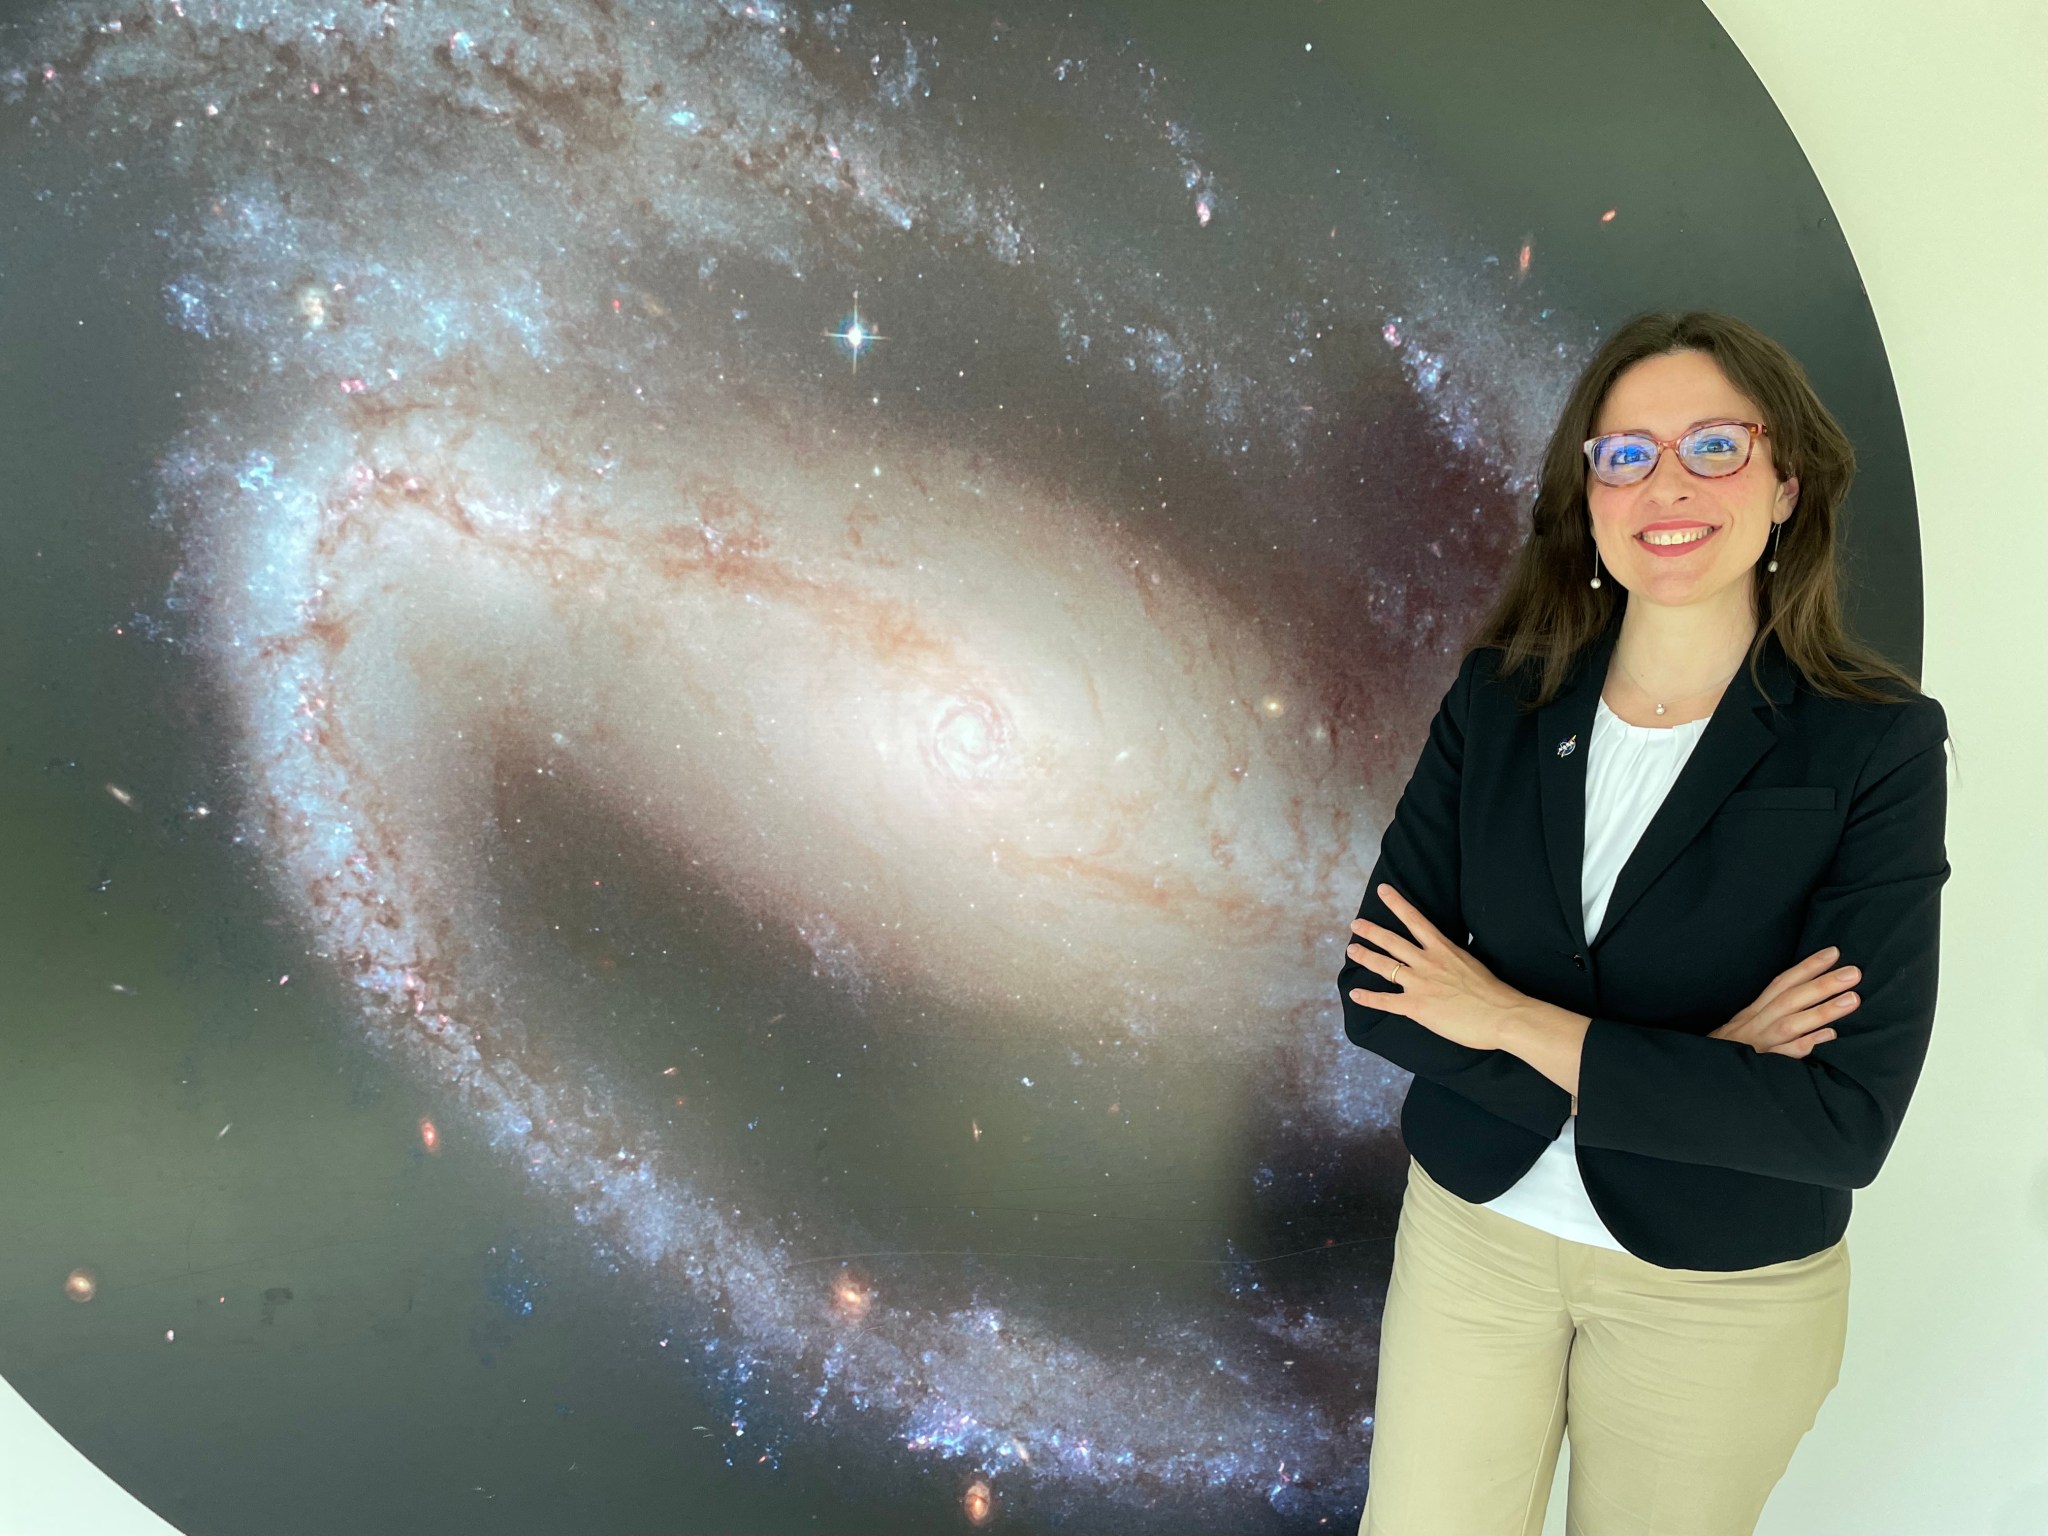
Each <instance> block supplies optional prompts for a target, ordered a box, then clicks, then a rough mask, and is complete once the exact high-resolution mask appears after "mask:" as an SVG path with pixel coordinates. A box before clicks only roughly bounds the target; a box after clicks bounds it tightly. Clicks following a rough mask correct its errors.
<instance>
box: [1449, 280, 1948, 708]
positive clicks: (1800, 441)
mask: <svg viewBox="0 0 2048 1536" xmlns="http://www.w3.org/2000/svg"><path fill="white" fill-rule="evenodd" d="M1687 349H1691V350H1694V351H1699V352H1705V353H1707V354H1708V355H1709V356H1711V357H1712V358H1713V359H1714V361H1715V362H1716V363H1718V364H1719V365H1720V368H1721V371H1722V372H1723V373H1725V374H1726V375H1727V376H1728V380H1729V382H1730V383H1732V384H1733V385H1734V386H1735V387H1736V388H1737V389H1739V390H1741V391H1742V393H1743V394H1745V395H1747V396H1748V397H1749V398H1750V399H1751V400H1753V401H1755V402H1756V406H1757V410H1758V412H1759V413H1760V414H1761V415H1762V418H1763V421H1764V425H1765V426H1766V427H1767V428H1768V429H1769V431H1768V436H1767V438H1766V441H1767V442H1768V443H1769V445H1770V453H1771V462H1772V465H1773V467H1774V468H1775V470H1776V471H1777V473H1778V475H1779V476H1780V478H1783V477H1785V476H1789V475H1797V476H1798V477H1799V501H1798V505H1797V506H1796V507H1795V508H1794V510H1793V512H1792V515H1791V516H1790V517H1789V518H1787V519H1786V520H1785V522H1784V524H1783V525H1782V527H1783V532H1782V533H1780V534H1779V535H1777V542H1778V546H1779V547H1778V549H1777V561H1778V568H1777V570H1776V571H1772V572H1766V571H1765V570H1764V569H1763V566H1762V561H1761V560H1759V563H1758V565H1757V567H1756V569H1755V574H1754V576H1753V577H1752V580H1753V581H1754V582H1755V583H1756V588H1755V590H1756V607H1757V630H1756V638H1755V639H1754V640H1753V641H1752V642H1751V645H1750V649H1749V669H1750V677H1751V679H1752V680H1753V681H1755V682H1756V683H1757V685H1758V687H1759V689H1761V688H1762V680H1761V679H1760V678H1759V677H1758V675H1757V662H1758V659H1759V658H1760V657H1761V655H1762V653H1763V647H1764V642H1765V640H1766V639H1767V638H1768V637H1769V636H1770V635H1771V634H1772V633H1774V632H1775V633H1776V634H1777V636H1778V639H1779V643H1780V644H1781V645H1782V646H1783V647H1784V649H1785V654H1786V656H1787V657H1788V658H1790V660H1791V661H1792V663H1793V665H1794V666H1795V667H1796V668H1797V669H1798V670H1799V671H1800V672H1801V673H1803V674H1804V675H1805V680H1806V683H1807V685H1808V686H1809V687H1810V688H1811V689H1812V690H1813V691H1814V692H1816V693H1821V694H1826V695H1828V696H1830V697H1833V698H1840V699H1858V700H1863V701H1866V702H1871V703H1901V702H1904V700H1905V699H1906V698H1907V697H1911V696H1912V695H1917V694H1918V693H1919V692H1920V682H1919V679H1918V678H1916V677H1913V676H1912V675H1911V674H1909V673H1907V672H1906V671H1905V670H1903V669H1902V668H1900V667H1897V666H1895V665H1893V664H1892V663H1891V662H1890V661H1888V660H1886V659H1885V657H1884V656H1883V655H1881V654H1880V653H1879V652H1878V651H1877V650H1875V649H1874V648H1873V647H1871V646H1869V645H1866V644H1864V643H1863V642H1862V641H1860V640H1858V639H1856V638H1855V637H1854V636H1853V635H1851V634H1849V633H1848V631H1847V630H1845V629H1844V628H1843V625H1842V604H1841V596H1840V582H1841V574H1840V570H1839V567H1838V564H1837V559H1838V552H1837V544H1836V529H1837V526H1838V525H1839V522H1840V519H1841V515H1842V504H1843V502H1844V500H1845V499H1846V498H1847V497H1848V494H1849V484H1850V482H1851V481H1852V480H1854V479H1855V478H1856V451H1855V449H1854V448H1853V447H1852V446H1851V445H1850V442H1849V437H1848V434H1847V433H1845V432H1844V431H1843V430H1842V427H1841V424H1840V423H1839V422H1837V421H1836V420H1835V418H1834V416H1833V415H1832V414H1830V412H1829V411H1828V408H1827V407H1826V406H1825V405H1823V404H1821V401H1820V396H1818V395H1817V394H1815V393H1814V390H1813V385H1812V384H1811V383H1809V382H1808V381H1807V377H1806V370H1805V369H1803V368H1801V367H1800V366H1799V362H1798V359H1796V358H1794V357H1793V356H1792V354H1791V353H1789V352H1787V351H1786V350H1785V349H1784V348H1783V347H1781V346H1779V345H1778V343H1777V342H1775V341H1773V340H1771V338H1770V337H1768V336H1766V335H1764V334H1763V332H1761V331H1759V330H1757V329H1756V328H1755V327H1754V326H1751V325H1749V324H1746V323H1745V322H1743V321H1741V320H1737V319H1736V318H1735V317H1734V316H1732V315H1724V314H1717V313H1715V312H1713V311H1711V310H1688V311H1686V312H1684V313H1682V314H1681V313H1674V312H1671V311H1664V310H1659V311H1652V312H1650V313H1648V314H1642V315H1637V316H1636V317H1635V318H1634V319H1632V320H1630V321H1628V322H1627V323H1626V324H1625V325H1623V326H1622V327H1621V328H1620V329H1619V330H1617V331H1616V332H1615V333H1614V334H1613V335H1612V336H1611V337H1609V338H1608V339H1607V341H1606V342H1605V344H1603V345H1602V346H1601V348H1600V350H1599V351H1598V352H1596V353H1595V354H1594V355H1593V358H1592V360H1591V361H1590V362H1588V363H1587V364H1586V366H1585V368H1584V369H1583V370H1582V371H1581V372H1580V374H1579V377H1578V381H1577V382H1576V383H1575V384H1573V385H1572V390H1571V394H1570V396H1569V397H1568V398H1567V399H1566V401H1565V403H1564V409H1563V411H1562V413H1561V414H1560V415H1559V416H1558V420H1557V427H1556V429H1555V430H1554V431H1553V432H1552V433H1551V434H1550V444H1549V446H1548V447H1547V448H1546V449H1545V450H1544V454H1543V471H1542V479H1541V482H1540V485H1539V488H1538V490H1537V493H1536V501H1535V505H1534V506H1533V507H1531V509H1530V518H1531V522H1532V527H1531V531H1530V537H1529V538H1528V539H1526V540H1525V541H1524V542H1523V544H1522V550H1521V553H1520V554H1519V555H1518V556H1517V557H1516V560H1515V565H1514V569H1513V570H1512V571H1510V572H1509V573H1508V579H1507V585H1506V587H1505V588H1504V589H1503V590H1502V592H1501V594H1500V596H1499V598H1498V599H1496V601H1495V602H1494V604H1493V607H1492V608H1491V609H1490V610H1489V611H1488V612H1487V614H1486V616H1485V617H1484V618H1483V619H1481V620H1480V622H1479V625H1478V627H1477V628H1476V629H1474V630H1473V631H1472V632H1471V635H1470V637H1469V638H1468V639H1467V641H1466V644H1465V649H1466V651H1468V652H1469V651H1471V650H1473V649H1476V648H1478V647H1480V646H1497V647H1499V648H1501V649H1502V650H1504V651H1506V653H1507V654H1506V655H1505V656H1504V657H1503V658H1502V660H1501V664H1500V668H1499V672H1498V675H1500V676H1502V677H1507V676H1510V675H1512V674H1513V673H1515V672H1517V671H1518V670H1519V669H1520V668H1521V667H1523V666H1524V665H1525V664H1526V663H1528V662H1530V661H1532V660H1533V661H1538V662H1541V664H1542V672H1541V677H1540V681H1539V683H1538V686H1537V691H1536V693H1535V695H1534V697H1533V698H1529V697H1525V698H1524V699H1523V700H1522V708H1523V710H1524V711H1525V712H1526V711H1528V710H1533V709H1536V708H1538V707H1540V706H1542V705H1544V704H1547V703H1549V702H1550V700H1551V699H1552V698H1554V697H1556V695H1557V691H1558V689H1559V688H1560V687H1561V686H1562V685H1563V683H1564V679H1565V676H1566V674H1567V673H1568V672H1569V671H1570V669H1571V664H1572V661H1573V659H1574V658H1575V657H1576V656H1577V655H1578V654H1579V652H1580V650H1581V649H1582V648H1584V647H1585V646H1586V645H1587V644H1589V643H1590V642H1592V641H1593V640H1595V639H1596V638H1598V637H1599V636H1600V635H1601V634H1602V633H1604V632H1605V630H1606V628H1607V626H1608V625H1609V624H1611V623H1614V622H1615V621H1616V620H1617V618H1618V616H1619V613H1620V609H1621V607H1622V605H1623V603H1624V602H1625V600H1626V599H1625V596H1624V594H1623V591H1622V588H1621V584H1620V583H1619V582H1616V581H1614V580H1613V579H1612V578H1610V579H1608V580H1607V581H1604V582H1602V583H1601V584H1600V590H1599V591H1597V592H1596V591H1594V590H1593V588H1592V587H1591V585H1590V584H1589V582H1590V578H1591V576H1592V574H1593V551H1594V544H1593V531H1592V527H1591V512H1590V510H1589V508H1588V507H1587V504H1586V476H1587V475H1588V474H1589V473H1590V471H1589V470H1588V468H1587V465H1586V459H1585V454H1584V452H1583V445H1584V443H1585V441H1586V439H1587V438H1589V437H1591V436H1592V435H1593V422H1594V419H1595V418H1596V417H1597V416H1598V414H1599V411H1600V406H1601V404H1602V403H1603V402H1604V401H1605V400H1606V398H1607V392H1608V391H1609V390H1610V389H1611V388H1613V386H1614V381H1615V380H1616V379H1617V378H1619V377H1620V376H1621V374H1622V373H1623V372H1624V371H1625V370H1627V369H1628V368H1630V367H1631V366H1633V365H1634V364H1636V363H1639V362H1641V361H1642V360H1643V359H1644V358H1648V357H1655V356H1658V355H1660V354H1662V353H1666V352H1678V351H1684V350H1687ZM1766 558H1767V557H1766ZM1887 682H1888V683H1892V684H1903V685H1904V688H1905V689H1906V690H1909V692H1906V693H1902V692H1901V691H1900V690H1899V689H1898V688H1896V687H1895V688H1892V689H1879V688H1874V687H1871V686H1869V685H1870V684H1872V683H1887ZM1772 707H1773V708H1774V709H1775V708H1776V701H1773V704H1772Z"/></svg>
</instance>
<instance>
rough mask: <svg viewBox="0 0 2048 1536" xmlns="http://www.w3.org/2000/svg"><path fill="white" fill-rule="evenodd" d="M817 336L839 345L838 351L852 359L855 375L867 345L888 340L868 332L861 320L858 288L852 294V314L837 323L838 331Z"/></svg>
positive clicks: (875, 332)
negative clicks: (829, 339)
mask: <svg viewBox="0 0 2048 1536" xmlns="http://www.w3.org/2000/svg"><path fill="white" fill-rule="evenodd" d="M819 334H820V335H823V336H827V337H829V338H831V339H832V340H833V341H836V342H838V343H839V347H840V350H841V351H843V352H844V353H845V354H846V355H847V356H848V357H850V358H852V359H853V371H854V372H855V373H856V374H857V373H859V372H860V355H861V353H862V351H864V350H865V349H866V348H867V346H868V345H869V343H871V342H877V341H887V340H888V339H889V338H888V337H886V336H884V335H882V334H881V333H880V332H879V331H871V330H869V329H868V327H867V325H866V324H865V322H863V321H862V320H861V317H860V290H859V289H858V288H856V289H855V290H854V292H853V313H852V314H850V315H848V316H846V317H845V318H844V319H843V320H841V321H840V322H839V329H838V330H836V331H821V332H820V333H819Z"/></svg>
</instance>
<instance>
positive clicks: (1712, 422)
mask: <svg viewBox="0 0 2048 1536" xmlns="http://www.w3.org/2000/svg"><path fill="white" fill-rule="evenodd" d="M1741 420H1742V417H1740V416H1728V415H1722V416H1702V417H1700V419H1699V420H1698V421H1691V422H1687V423H1686V424H1685V425H1684V426H1682V427H1680V428H1679V429H1678V436H1680V437H1683V436H1685V434H1686V433H1688V432H1690V431H1691V430H1692V429H1693V428H1694V427H1712V426H1718V425H1719V424H1720V423H1722V422H1724V421H1735V422H1739V421H1741ZM1616 432H1640V433H1641V434H1642V435H1643V436H1645V437H1655V436H1656V435H1657V434H1656V433H1654V432H1652V431H1651V430H1650V429H1649V428H1648V427H1609V428H1608V429H1607V430H1606V431H1605V432H1600V433H1596V434H1595V435H1596V436H1598V437H1609V436H1612V435H1613V434H1614V433H1616Z"/></svg>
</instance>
